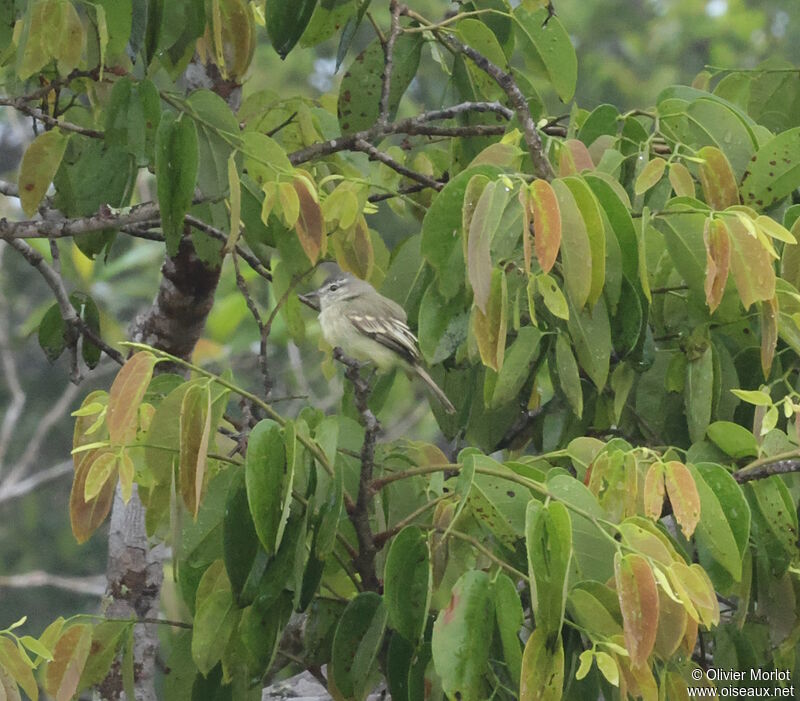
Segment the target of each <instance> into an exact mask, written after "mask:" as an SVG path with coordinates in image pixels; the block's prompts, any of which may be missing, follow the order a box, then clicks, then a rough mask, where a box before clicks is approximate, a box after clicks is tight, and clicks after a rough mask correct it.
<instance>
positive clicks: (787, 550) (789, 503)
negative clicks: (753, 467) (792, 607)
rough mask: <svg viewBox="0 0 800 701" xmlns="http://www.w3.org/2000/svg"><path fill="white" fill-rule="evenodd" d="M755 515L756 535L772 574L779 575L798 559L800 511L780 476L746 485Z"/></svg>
mask: <svg viewBox="0 0 800 701" xmlns="http://www.w3.org/2000/svg"><path fill="white" fill-rule="evenodd" d="M745 493H746V494H747V500H748V502H749V503H750V507H751V510H752V514H753V525H754V529H753V530H754V535H756V542H757V543H758V544H759V546H760V547H764V548H765V550H766V555H767V556H768V558H769V562H770V569H771V571H772V574H773V575H774V576H776V577H780V576H782V575H783V574H784V572H786V568H787V567H788V566H789V564H790V563H791V562H797V537H798V524H797V511H796V509H795V506H794V501H793V499H792V496H791V492H790V491H789V489H788V487H787V486H786V485H785V484H784V482H783V481H782V480H781V478H780V477H779V476H777V475H776V476H773V477H770V478H768V479H764V480H758V481H755V482H749V483H748V484H747V485H746V487H745Z"/></svg>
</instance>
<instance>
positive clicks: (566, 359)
mask: <svg viewBox="0 0 800 701" xmlns="http://www.w3.org/2000/svg"><path fill="white" fill-rule="evenodd" d="M556 374H557V375H558V382H559V384H560V385H561V390H562V391H563V392H564V396H565V397H566V398H567V402H569V405H570V407H571V408H572V411H573V412H574V413H575V416H577V417H578V418H581V416H583V390H582V389H581V377H580V374H579V372H578V363H577V362H576V361H575V356H574V355H573V353H572V347H571V346H570V343H569V340H568V339H567V336H566V335H565V334H563V333H560V334H558V337H557V338H556Z"/></svg>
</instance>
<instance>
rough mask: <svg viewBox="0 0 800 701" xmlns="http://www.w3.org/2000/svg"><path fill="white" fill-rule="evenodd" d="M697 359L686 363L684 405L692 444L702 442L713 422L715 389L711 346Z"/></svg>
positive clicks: (698, 353)
mask: <svg viewBox="0 0 800 701" xmlns="http://www.w3.org/2000/svg"><path fill="white" fill-rule="evenodd" d="M695 355H696V357H694V358H690V359H689V360H688V362H687V363H686V388H685V390H684V403H685V406H686V423H687V424H688V426H689V438H690V439H691V441H692V443H698V442H699V441H702V440H703V438H704V437H705V435H706V430H707V429H708V424H709V423H710V422H711V400H712V397H713V394H714V392H713V387H714V363H713V358H712V355H711V345H710V344H709V345H708V346H707V347H706V348H704V349H703V350H702V351H698V352H696V354H695Z"/></svg>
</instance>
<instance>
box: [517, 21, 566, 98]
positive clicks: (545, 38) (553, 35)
mask: <svg viewBox="0 0 800 701" xmlns="http://www.w3.org/2000/svg"><path fill="white" fill-rule="evenodd" d="M514 19H515V20H516V26H517V29H518V30H519V33H518V37H519V39H520V42H519V45H520V46H521V47H524V50H526V51H529V52H531V53H532V54H533V55H534V56H535V57H536V58H537V59H538V60H539V62H540V63H541V65H543V66H544V69H545V74H546V77H547V78H548V80H549V81H550V83H551V84H552V86H553V88H554V89H555V91H556V93H557V94H558V96H559V97H560V98H561V101H562V102H569V101H570V100H571V99H572V96H573V95H574V94H575V83H576V82H577V79H578V59H577V57H576V55H575V48H574V47H573V46H572V41H571V40H570V38H569V34H567V31H566V30H565V29H564V26H563V25H562V24H561V21H560V20H559V19H558V17H556V16H555V15H550V14H549V11H548V10H547V8H542V9H540V10H536V11H535V12H530V11H529V10H528V9H527V8H526V6H525V5H520V6H519V7H517V8H516V9H515V10H514Z"/></svg>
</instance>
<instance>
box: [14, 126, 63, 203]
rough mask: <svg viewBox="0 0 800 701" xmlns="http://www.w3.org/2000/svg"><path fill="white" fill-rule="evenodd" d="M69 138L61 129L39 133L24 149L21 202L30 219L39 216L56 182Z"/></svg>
mask: <svg viewBox="0 0 800 701" xmlns="http://www.w3.org/2000/svg"><path fill="white" fill-rule="evenodd" d="M68 140H69V137H68V136H66V135H65V134H62V133H61V131H59V130H58V129H52V130H51V131H46V132H44V133H43V134H39V136H37V137H36V138H35V139H34V140H33V141H32V142H31V145H30V146H28V148H27V149H26V150H25V155H24V156H23V157H22V163H21V164H20V167H19V201H20V204H21V205H22V211H24V212H25V214H27V215H28V216H29V217H32V216H33V215H34V214H36V209H37V207H38V206H39V203H40V202H41V201H42V199H43V198H44V196H45V193H46V192H47V188H48V187H50V183H51V182H53V178H54V177H55V174H56V171H57V170H58V167H59V166H60V165H61V159H62V158H63V157H64V151H65V150H66V148H67V141H68Z"/></svg>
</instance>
